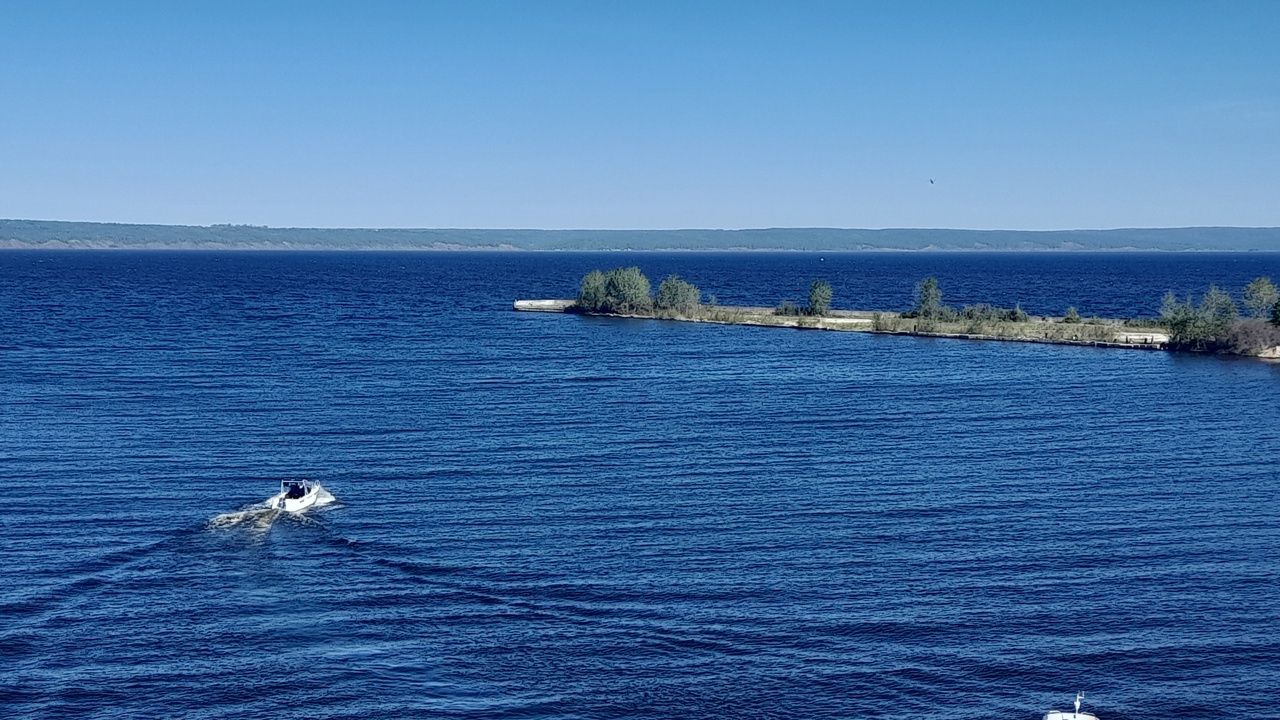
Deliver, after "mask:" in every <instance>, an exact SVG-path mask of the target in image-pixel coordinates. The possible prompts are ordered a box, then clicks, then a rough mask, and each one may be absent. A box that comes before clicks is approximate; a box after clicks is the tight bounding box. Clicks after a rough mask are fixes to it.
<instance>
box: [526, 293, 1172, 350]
mask: <svg viewBox="0 0 1280 720" xmlns="http://www.w3.org/2000/svg"><path fill="white" fill-rule="evenodd" d="M573 305H574V301H573V300H516V301H515V306H514V307H515V309H516V310H519V311H522V312H550V313H563V312H569V311H570V310H571V309H572V308H573ZM600 315H602V316H605V317H630V318H644V319H651V320H675V321H682V322H706V323H719V324H726V325H760V326H769V327H790V328H797V329H802V330H837V331H850V332H867V333H880V334H885V335H915V336H920V337H941V338H957V339H965V340H1003V341H1006V342H1034V343H1049V344H1054V345H1088V346H1091V347H1109V348H1124V349H1130V350H1162V349H1164V346H1165V343H1167V342H1168V341H1169V336H1168V335H1167V334H1166V333H1164V332H1163V331H1162V330H1160V329H1158V328H1132V327H1128V326H1126V325H1124V324H1123V323H1122V322H1121V321H1118V320H1093V321H1089V322H1080V323H1065V322H1063V321H1062V318H1032V319H1030V320H1028V321H1026V322H999V321H993V322H981V323H979V322H970V321H963V320H962V321H959V322H949V323H942V322H928V321H923V320H920V319H917V318H904V317H902V315H901V314H900V313H896V312H876V311H871V310H832V311H831V312H830V313H829V314H828V315H824V316H821V317H816V316H808V315H775V314H774V310H773V308H768V307H744V306H721V305H715V306H707V305H703V306H700V307H699V308H698V309H696V310H694V311H692V312H689V313H684V314H681V313H676V312H666V311H660V312H658V313H655V314H645V315H621V314H616V313H600Z"/></svg>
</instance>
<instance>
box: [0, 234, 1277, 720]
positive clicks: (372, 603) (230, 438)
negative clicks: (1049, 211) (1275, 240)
mask: <svg viewBox="0 0 1280 720" xmlns="http://www.w3.org/2000/svg"><path fill="white" fill-rule="evenodd" d="M632 263H636V264H639V265H640V266H641V267H642V268H643V269H645V271H646V272H647V273H648V274H649V276H650V277H651V278H653V279H654V280H655V282H656V281H657V280H658V279H660V278H661V277H663V276H665V275H666V274H667V273H669V272H677V273H679V274H680V275H682V276H683V277H685V278H687V279H689V280H691V281H693V282H695V283H697V284H698V285H700V286H701V287H702V288H703V289H704V291H707V292H713V293H716V294H717V296H718V299H719V301H720V302H721V303H724V304H768V305H772V304H775V303H776V302H778V301H779V300H781V299H795V300H803V299H804V296H805V294H806V292H807V288H808V283H809V281H810V280H812V279H814V278H823V279H828V280H830V281H831V282H832V285H833V286H834V289H835V302H834V304H835V306H836V307H858V308H890V309H895V308H905V307H907V306H908V305H909V304H910V301H911V288H912V287H913V286H914V284H915V283H916V282H917V281H918V280H919V279H920V278H922V277H924V276H925V275H929V274H933V275H936V276H937V277H938V278H939V280H940V282H941V285H942V288H943V291H944V300H945V301H946V302H948V303H951V304H956V305H959V304H964V303H969V302H979V301H988V302H993V303H995V304H999V305H1012V304H1014V303H1018V302H1020V303H1021V304H1022V306H1023V307H1024V308H1026V309H1027V310H1028V311H1029V312H1032V313H1055V314H1058V313H1061V312H1062V311H1063V310H1064V309H1065V308H1066V306H1068V305H1075V306H1077V307H1078V308H1079V309H1080V311H1081V312H1082V313H1083V314H1086V315H1090V314H1099V315H1137V314H1148V315H1149V314H1153V313H1154V312H1155V311H1156V309H1157V308H1158V306H1159V302H1160V296H1161V295H1162V294H1163V293H1164V292H1165V291H1166V290H1174V291H1176V292H1178V293H1180V294H1185V293H1188V292H1193V293H1201V292H1203V291H1204V290H1205V289H1206V288H1207V287H1208V286H1209V284H1211V283H1216V284H1218V285H1220V286H1223V287H1224V288H1227V289H1230V290H1232V291H1234V292H1239V290H1240V288H1241V287H1242V286H1243V285H1244V284H1245V283H1246V282H1248V281H1249V280H1250V279H1252V278H1253V277H1256V276H1258V275H1270V276H1271V277H1273V278H1277V279H1280V255H1275V254H1241V255H1200V254H1197V255H1183V254H1176V255H1175V254H1153V255H1124V254H1110V255H1050V254H1045V255H1039V254H1037V255H977V254H974V255H943V254H935V255H930V254H901V255H897V254H851V255H825V256H819V255H808V254H780V255H775V254H747V255H741V254H711V255H704V254H694V253H678V254H639V255H629V254H620V253H614V254H606V255H576V254H499V253H492V254H470V253H420V254H381V253H364V254H357V253H352V254H344V253H331V254H323V253H318V254H310V253H294V254H290V253H221V254H220V253H130V252H109V253H94V252H66V253H55V252H6V253H0V551H2V553H3V554H2V556H0V557H2V562H0V716H2V717H16V718H28V717H30V718H45V717H92V718H139V717H143V718H145V717H183V718H259V717H260V718H368V717H398V718H412V717H431V718H435V717H440V718H450V717H465V718H497V717H504V718H675V717H708V718H710V717H725V718H739V717H752V718H768V717H776V718H861V717H879V718H920V717H937V718H942V717H945V718H987V717H1001V718H1028V719H1031V718H1038V717H1039V716H1040V715H1041V714H1042V713H1043V712H1044V711H1045V710H1047V709H1049V708H1050V707H1058V708H1066V707H1068V706H1069V705H1070V702H1071V699H1072V698H1073V696H1074V693H1075V691H1076V690H1080V689H1083V690H1085V691H1086V692H1087V693H1088V696H1087V698H1086V703H1085V706H1086V708H1089V709H1092V710H1093V711H1094V712H1097V713H1098V714H1099V715H1100V716H1101V717H1102V719H1103V720H1124V719H1126V718H1157V717H1178V718H1260V717H1274V716H1275V710H1274V708H1275V703H1276V697H1277V694H1278V693H1280V592H1278V590H1280V522H1278V521H1280V494H1278V493H1277V486H1278V482H1277V480H1278V473H1280V413H1278V412H1277V408H1278V407H1280V366H1277V365H1272V364H1267V363H1264V362H1260V361H1251V360H1240V359H1222V358H1213V357H1201V356H1188V355H1176V354H1166V353H1158V352H1140V351H1122V350H1100V349H1093V348H1082V347H1067V346H1047V345H1046V346H1040V345H1025V344H1020V343H1010V344H1000V343H984V342H970V341H957V340H937V339H922V338H906V337H884V336H872V335H864V334H858V333H823V332H801V331H793V330H783V329H765V328H749V327H725V326H713V325H698V324H683V323H661V322H654V321H625V320H608V319H599V318H584V317H577V316H559V315H541V314H524V313H515V312H511V311H510V309H509V308H510V305H511V302H512V301H513V300H515V299H516V298H533V297H569V296H572V295H573V294H574V291H575V289H576V285H577V281H578V279H579V278H580V277H581V275H582V274H583V273H584V272H586V271H587V270H589V269H591V268H594V267H612V266H617V265H623V264H632ZM289 477H309V478H312V479H315V480H318V481H320V482H321V483H323V484H324V485H325V487H326V488H328V489H329V490H330V491H332V492H333V494H334V495H335V496H337V498H338V500H339V502H338V503H337V504H335V505H331V506H328V507H326V508H324V509H322V510H320V511H317V512H314V513H311V514H309V515H307V516H305V517H304V518H303V519H293V520H290V519H287V518H284V519H278V520H277V521H275V522H274V523H273V524H270V525H269V526H267V527H255V526H253V525H252V524H246V525H240V526H236V527H231V528H217V527H211V526H210V521H211V520H212V519H213V518H214V517H215V516H218V515H220V514H223V513H228V512H231V511H235V510H237V509H239V508H242V507H244V506H247V505H250V504H252V503H255V502H259V501H261V500H263V499H264V498H266V497H267V496H268V495H270V494H271V493H273V492H274V491H275V490H276V488H277V487H278V483H279V480H280V479H282V478H289Z"/></svg>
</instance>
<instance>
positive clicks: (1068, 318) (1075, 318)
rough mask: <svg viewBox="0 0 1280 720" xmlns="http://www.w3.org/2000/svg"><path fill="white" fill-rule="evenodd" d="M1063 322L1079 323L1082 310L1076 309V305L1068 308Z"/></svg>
mask: <svg viewBox="0 0 1280 720" xmlns="http://www.w3.org/2000/svg"><path fill="white" fill-rule="evenodd" d="M1062 322H1064V323H1067V324H1069V325H1079V324H1080V311H1079V310H1076V309H1075V306H1072V307H1069V308H1067V314H1066V315H1065V316H1063V318H1062Z"/></svg>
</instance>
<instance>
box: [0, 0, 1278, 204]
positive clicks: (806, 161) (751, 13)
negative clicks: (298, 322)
mask: <svg viewBox="0 0 1280 720" xmlns="http://www.w3.org/2000/svg"><path fill="white" fill-rule="evenodd" d="M931 179H932V180H933V183H932V184H931V183H930V180H931ZM0 217H4V218H27V219H48V220H93V221H106V222H146V223H183V224H211V223H250V224H261V225H273V226H325V227H488V228H513V227H526V228H685V227H698V228H742V227H798V226H802V227H807V226H826V227H861V228H878V227H953V228H1009V229H1067V228H1111V227H1171V226H1188V225H1244V226H1259V225H1266V226H1277V225H1280V1H1271V0H1264V1H1260V2H1227V1H1224V0H1219V1H1218V2H1178V1H1177V0H1163V1H1159V2H1136V1H1123V2H1122V1H1116V0H1110V1H1107V2H1087V1H1080V0H1074V1H1071V2H1025V1H1023V2H961V1H959V0H954V1H949V2H910V1H908V0H901V1H894V2H854V1H852V0H850V1H847V2H798V1H792V2H781V1H780V2H747V1H739V2H696V1H693V0H683V1H680V2H656V1H655V0H645V1H643V2H624V1H621V0H598V1H597V2H552V1H547V2H538V1H535V0H523V1H517V2H484V1H483V0H461V1H459V2H403V3H399V2H373V1H370V2H347V3H323V2H270V1H268V0H260V1H259V2H244V3H242V2H232V1H228V0H218V1H216V2H214V1H209V2H190V3H188V2H172V1H171V0H165V1H164V2H125V1H120V2H74V3H67V2H57V1H56V0H0Z"/></svg>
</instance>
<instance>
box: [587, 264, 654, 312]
mask: <svg viewBox="0 0 1280 720" xmlns="http://www.w3.org/2000/svg"><path fill="white" fill-rule="evenodd" d="M649 288H650V284H649V278H647V277H645V275H644V273H642V272H640V268H638V267H628V268H614V269H613V270H609V271H608V272H600V271H599V270H592V271H591V272H589V273H587V274H586V276H585V277H583V278H582V288H581V289H580V290H579V291H578V300H577V307H578V309H580V310H582V311H584V312H611V313H636V312H648V311H649V310H650V309H652V307H653V299H652V298H651V297H649Z"/></svg>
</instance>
